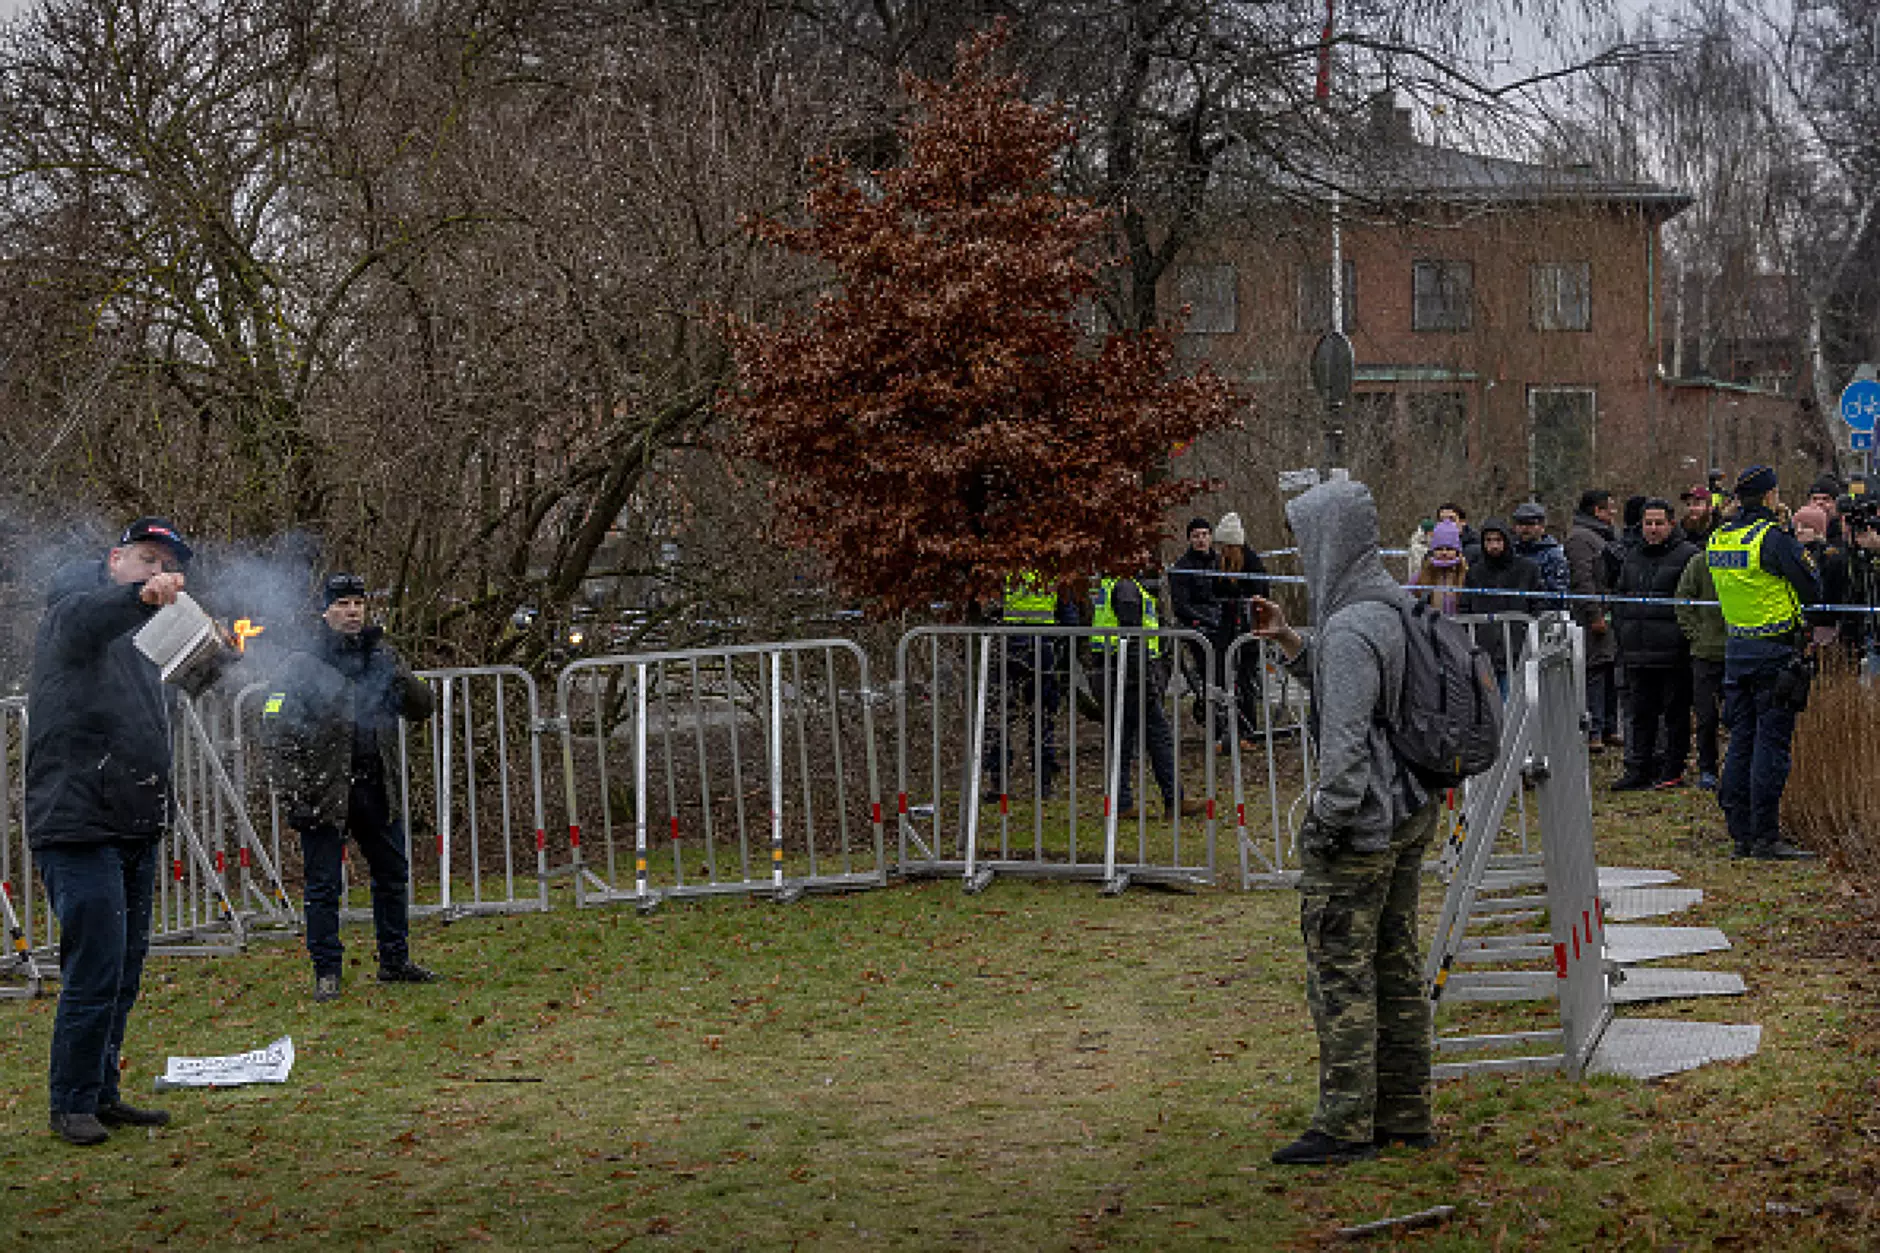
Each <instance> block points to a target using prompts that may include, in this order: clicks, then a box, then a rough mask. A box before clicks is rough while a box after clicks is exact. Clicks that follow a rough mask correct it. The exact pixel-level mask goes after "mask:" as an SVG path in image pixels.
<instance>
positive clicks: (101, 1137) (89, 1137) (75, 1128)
mask: <svg viewBox="0 0 1880 1253" xmlns="http://www.w3.org/2000/svg"><path fill="white" fill-rule="evenodd" d="M52 1133H53V1134H54V1135H56V1136H58V1137H59V1138H60V1139H62V1140H65V1141H67V1142H68V1143H71V1144H103V1143H104V1142H105V1141H106V1140H109V1139H110V1138H111V1132H110V1131H109V1130H107V1129H106V1127H105V1125H104V1124H103V1123H101V1122H99V1121H98V1115H96V1114H65V1113H61V1112H59V1111H58V1110H54V1111H52Z"/></svg>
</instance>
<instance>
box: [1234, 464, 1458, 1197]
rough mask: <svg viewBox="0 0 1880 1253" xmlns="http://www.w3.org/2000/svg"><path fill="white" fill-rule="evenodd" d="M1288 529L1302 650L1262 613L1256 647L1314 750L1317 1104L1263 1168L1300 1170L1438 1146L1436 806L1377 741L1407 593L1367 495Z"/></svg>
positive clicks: (1391, 692)
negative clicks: (1302, 590) (1421, 926)
mask: <svg viewBox="0 0 1880 1253" xmlns="http://www.w3.org/2000/svg"><path fill="white" fill-rule="evenodd" d="M1286 520H1287V523H1288V525H1289V526H1290V527H1291V528H1292V532H1293V537H1294V540H1295V542H1296V543H1297V544H1298V547H1299V555H1300V560H1301V562H1302V563H1303V564H1304V567H1305V577H1306V589H1307V592H1308V595H1309V597H1310V601H1311V609H1312V630H1311V633H1310V639H1309V640H1308V639H1306V638H1304V637H1302V636H1301V635H1300V634H1299V632H1297V631H1295V630H1293V629H1292V627H1291V626H1290V625H1289V624H1288V623H1287V621H1286V618H1285V615H1284V614H1283V613H1282V612H1281V611H1280V608H1279V606H1278V605H1276V604H1274V603H1273V602H1272V601H1270V600H1266V599H1264V598H1257V599H1256V600H1255V602H1254V609H1255V612H1256V614H1257V620H1256V622H1255V624H1254V634H1256V635H1258V636H1261V637H1262V638H1265V639H1271V640H1275V641H1277V642H1278V644H1279V645H1280V647H1281V648H1282V649H1283V650H1284V651H1285V653H1286V657H1287V660H1288V663H1289V665H1290V668H1291V669H1292V671H1293V673H1294V674H1296V675H1297V676H1298V677H1299V678H1300V679H1302V680H1303V681H1304V682H1305V683H1306V684H1307V685H1308V686H1309V687H1310V689H1311V691H1312V721H1313V727H1314V731H1313V734H1314V737H1315V739H1316V740H1317V742H1318V760H1319V780H1318V786H1317V788H1316V790H1315V791H1314V792H1313V795H1312V802H1311V807H1310V810H1309V812H1308V814H1307V816H1306V820H1305V823H1304V825H1303V826H1302V827H1301V829H1300V831H1299V849H1300V867H1301V875H1300V880H1299V892H1300V896H1301V898H1302V899H1301V905H1300V918H1299V925H1300V932H1301V934H1302V935H1303V937H1304V940H1305V950H1306V997H1307V1001H1308V1002H1309V1004H1310V1006H1311V1010H1312V1022H1313V1027H1314V1028H1315V1030H1316V1031H1317V1033H1318V1037H1319V1102H1318V1109H1317V1112H1316V1113H1314V1115H1313V1117H1312V1125H1311V1128H1310V1129H1309V1130H1307V1131H1306V1133H1305V1134H1304V1135H1302V1136H1300V1137H1299V1139H1297V1140H1295V1141H1294V1142H1293V1143H1291V1144H1288V1145H1286V1146H1285V1147H1284V1148H1281V1149H1279V1150H1277V1151H1276V1152H1275V1153H1274V1154H1273V1160H1274V1161H1275V1162H1277V1163H1280V1164H1282V1165H1308V1164H1316V1163H1322V1162H1344V1161H1355V1160H1358V1159H1361V1158H1367V1157H1370V1156H1372V1155H1373V1154H1374V1153H1375V1152H1376V1150H1377V1148H1378V1147H1382V1146H1387V1145H1392V1144H1404V1145H1410V1146H1413V1147H1417V1148H1424V1147H1428V1146H1429V1145H1430V1144H1433V1143H1434V1138H1433V1136H1432V1135H1431V1132H1430V1007H1429V1000H1428V998H1427V997H1426V995H1425V989H1424V986H1423V969H1422V959H1421V954H1420V953H1419V951H1418V943H1417V892H1418V888H1419V886H1420V879H1421V876H1422V869H1423V857H1424V854H1425V852H1426V851H1427V850H1428V848H1429V846H1430V842H1431V840H1432V838H1433V837H1434V836H1435V833H1436V819H1437V810H1438V805H1437V803H1436V800H1435V798H1433V797H1432V796H1430V795H1429V793H1428V792H1427V790H1426V789H1424V788H1423V787H1422V786H1421V785H1420V784H1419V783H1418V782H1417V780H1416V779H1415V777H1414V776H1412V775H1411V773H1410V771H1409V770H1408V768H1406V767H1405V766H1404V765H1403V764H1402V763H1401V762H1399V761H1398V759H1397V755H1396V753H1395V752H1393V751H1392V749H1391V746H1390V736H1389V733H1388V732H1387V731H1386V730H1385V728H1386V726H1388V725H1390V724H1391V723H1392V722H1394V721H1395V720H1396V718H1397V716H1398V706H1399V703H1400V702H1401V700H1402V695H1403V679H1404V650H1405V639H1404V628H1403V618H1402V615H1401V611H1400V606H1402V605H1403V604H1404V603H1405V600H1404V597H1405V593H1404V592H1403V590H1402V589H1401V588H1399V587H1398V586H1397V583H1396V581H1395V580H1393V579H1392V578H1391V577H1390V575H1389V573H1388V572H1386V571H1385V569H1384V564H1383V561H1382V559H1381V558H1380V557H1379V556H1378V551H1377V537H1378V529H1377V504H1376V502H1375V501H1373V500H1372V498H1371V493H1370V490H1369V489H1368V488H1366V487H1365V486H1364V485H1363V484H1362V483H1351V482H1334V483H1326V484H1322V485H1320V486H1318V487H1315V488H1313V489H1312V490H1311V491H1309V492H1307V493H1305V494H1304V495H1303V496H1300V497H1298V498H1297V499H1295V500H1293V501H1292V502H1290V503H1289V504H1288V505H1287V506H1286Z"/></svg>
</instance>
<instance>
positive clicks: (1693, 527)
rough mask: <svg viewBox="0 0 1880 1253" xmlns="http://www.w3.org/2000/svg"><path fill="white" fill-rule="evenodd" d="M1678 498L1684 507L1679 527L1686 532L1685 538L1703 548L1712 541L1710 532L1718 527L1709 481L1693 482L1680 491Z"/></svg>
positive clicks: (1679, 519)
mask: <svg viewBox="0 0 1880 1253" xmlns="http://www.w3.org/2000/svg"><path fill="white" fill-rule="evenodd" d="M1678 500H1679V501H1680V502H1681V503H1682V504H1683V506H1684V508H1683V510H1682V512H1681V513H1680V515H1679V517H1678V528H1679V529H1680V530H1682V531H1683V532H1684V538H1685V539H1688V540H1690V541H1691V543H1693V544H1696V545H1697V546H1698V547H1699V548H1702V547H1703V546H1704V545H1705V544H1708V543H1709V542H1710V533H1711V532H1712V531H1714V530H1716V529H1717V521H1718V519H1717V510H1716V508H1715V507H1714V505H1713V504H1712V501H1711V499H1710V485H1709V484H1708V483H1693V484H1691V485H1690V486H1689V487H1687V488H1685V489H1684V490H1683V491H1682V492H1679V493H1678Z"/></svg>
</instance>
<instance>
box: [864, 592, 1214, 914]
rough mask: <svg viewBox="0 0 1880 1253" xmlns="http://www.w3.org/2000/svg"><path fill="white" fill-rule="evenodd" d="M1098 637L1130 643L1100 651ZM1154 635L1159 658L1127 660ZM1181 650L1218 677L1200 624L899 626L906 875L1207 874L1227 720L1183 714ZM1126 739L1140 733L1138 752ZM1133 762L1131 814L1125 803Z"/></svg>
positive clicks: (1201, 707)
mask: <svg viewBox="0 0 1880 1253" xmlns="http://www.w3.org/2000/svg"><path fill="white" fill-rule="evenodd" d="M1097 636H1104V637H1117V638H1121V639H1124V640H1127V641H1132V642H1133V647H1130V648H1127V649H1122V650H1099V649H1092V648H1090V643H1091V641H1092V639H1093V638H1094V637H1097ZM1151 638H1155V639H1159V640H1160V641H1161V648H1162V650H1163V652H1162V655H1161V657H1160V659H1159V660H1156V661H1153V662H1152V663H1151V664H1150V665H1149V666H1147V667H1144V666H1142V665H1140V664H1132V663H1130V662H1129V661H1128V660H1126V659H1127V658H1129V657H1141V656H1143V655H1144V649H1145V647H1146V646H1147V641H1149V640H1150V639H1151ZM1183 647H1188V648H1193V649H1196V650H1198V652H1199V654H1200V655H1201V656H1202V658H1203V659H1204V665H1205V668H1206V672H1207V673H1213V662H1214V651H1213V647H1212V645H1211V644H1210V643H1209V642H1208V640H1207V639H1206V637H1204V636H1203V635H1201V634H1200V633H1198V632H1194V631H1181V630H1165V631H1145V630H1141V629H1130V628H1104V629H1102V630H1093V629H1091V628H1089V627H1067V626H1001V627H941V626H934V627H918V628H915V629H914V630H912V631H909V632H908V633H907V634H906V635H904V636H903V637H902V638H901V642H900V644H899V646H898V648H897V650H896V657H895V684H894V693H895V727H896V741H897V762H896V778H897V793H898V796H897V801H896V810H897V819H898V827H899V858H898V862H899V867H900V871H901V873H902V874H905V875H910V876H926V877H940V876H944V877H957V878H959V879H961V881H962V882H963V883H964V884H965V886H966V887H967V889H968V890H969V891H978V890H980V889H982V888H984V887H985V886H986V885H987V884H988V883H989V882H990V881H991V880H992V878H993V877H994V876H996V875H1000V874H1006V875H1025V876H1035V877H1047V878H1059V879H1077V880H1089V881H1095V882H1099V883H1102V884H1103V885H1104V887H1105V890H1106V891H1111V892H1115V891H1121V890H1123V889H1124V888H1125V887H1127V886H1128V885H1129V883H1130V882H1131V881H1132V880H1134V881H1138V882H1150V883H1164V884H1197V883H1207V882H1212V881H1213V879H1214V874H1215V835H1216V821H1217V815H1216V812H1215V760H1214V754H1213V753H1212V752H1210V751H1209V750H1208V746H1209V745H1210V744H1212V743H1215V742H1217V739H1218V737H1219V735H1220V734H1221V733H1222V732H1223V730H1224V728H1225V727H1226V726H1227V725H1228V722H1227V720H1225V719H1224V718H1223V717H1222V716H1221V712H1220V710H1219V709H1218V708H1217V703H1216V702H1214V701H1210V700H1207V699H1202V700H1200V701H1199V702H1198V703H1197V705H1196V710H1197V711H1198V717H1199V720H1200V723H1201V725H1200V726H1199V727H1196V726H1195V725H1194V721H1193V720H1192V718H1191V715H1189V714H1187V713H1184V711H1183V710H1182V708H1181V696H1182V687H1181V686H1180V685H1177V684H1175V683H1172V682H1169V681H1168V678H1169V676H1168V670H1169V668H1170V667H1172V666H1173V665H1174V662H1175V658H1174V650H1175V649H1178V648H1183ZM1119 654H1120V655H1121V657H1122V658H1124V660H1119ZM1126 711H1133V714H1132V715H1131V716H1132V717H1133V721H1134V723H1135V725H1134V727H1133V728H1130V727H1126V725H1125V723H1126V721H1128V720H1129V719H1127V718H1126V717H1125V716H1124V714H1125V712H1126ZM1158 718H1159V719H1160V720H1161V722H1162V723H1165V724H1166V729H1167V733H1168V737H1169V744H1168V747H1169V753H1170V766H1171V769H1172V772H1173V780H1172V782H1173V783H1174V795H1173V800H1174V803H1173V804H1172V805H1169V806H1168V807H1167V809H1166V813H1165V816H1163V817H1161V818H1153V817H1151V810H1150V806H1151V804H1152V803H1153V802H1155V801H1158V800H1166V799H1167V798H1166V797H1164V796H1163V795H1162V793H1163V791H1164V789H1163V788H1162V787H1161V786H1160V785H1159V782H1158V780H1157V779H1156V778H1155V769H1154V761H1153V756H1154V754H1153V752H1152V749H1153V743H1152V739H1153V738H1154V737H1156V736H1158V735H1159V733H1160V730H1161V728H1160V727H1159V726H1158ZM1086 720H1088V721H1089V722H1090V723H1091V724H1093V725H1091V726H1088V727H1086V726H1085V722H1086ZM1126 731H1133V735H1130V736H1126V735H1125V732H1126ZM1126 738H1131V739H1133V740H1134V747H1133V751H1130V752H1127V753H1126V752H1125V751H1124V747H1123V745H1124V741H1125V739H1126ZM1197 757H1198V760H1197ZM1021 762H1022V763H1023V764H1022V768H1021ZM1124 771H1128V772H1129V780H1128V781H1129V783H1130V785H1131V786H1130V788H1129V790H1130V791H1131V792H1132V793H1133V796H1134V799H1135V803H1134V806H1133V809H1132V810H1130V811H1123V810H1121V809H1120V807H1119V805H1118V804H1117V802H1118V800H1119V799H1120V796H1121V793H1122V790H1123V783H1124V778H1123V772H1124ZM1082 815H1090V816H1094V817H1096V818H1097V819H1098V821H1099V822H1100V823H1101V832H1102V835H1101V839H1100V840H1090V841H1087V842H1086V841H1084V840H1081V839H1080V836H1081V835H1082V831H1081V830H1080V817H1081V816H1082Z"/></svg>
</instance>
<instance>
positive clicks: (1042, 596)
mask: <svg viewBox="0 0 1880 1253" xmlns="http://www.w3.org/2000/svg"><path fill="white" fill-rule="evenodd" d="M999 616H1000V618H1001V619H1003V620H1004V621H1006V622H1031V623H1038V624H1040V625H1043V626H1050V625H1051V624H1052V623H1053V622H1056V621H1057V593H1055V592H1053V591H1051V590H1050V589H1049V588H1046V587H1044V586H1043V585H1042V584H1040V583H1039V581H1038V576H1037V575H1036V574H1033V573H1032V572H1031V571H1029V570H1027V571H1026V572H1025V573H1023V574H1016V575H1013V576H1011V577H1010V578H1007V579H1006V580H1005V604H1004V608H1003V609H1002V610H1001V611H1000V614H999Z"/></svg>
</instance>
